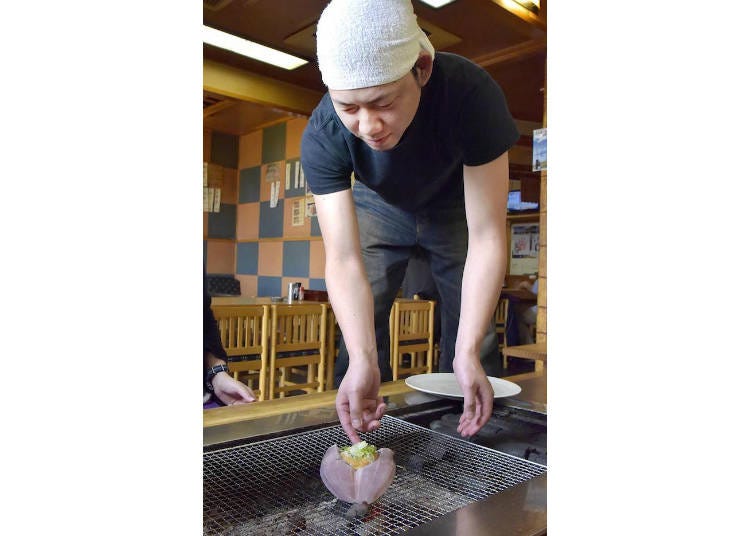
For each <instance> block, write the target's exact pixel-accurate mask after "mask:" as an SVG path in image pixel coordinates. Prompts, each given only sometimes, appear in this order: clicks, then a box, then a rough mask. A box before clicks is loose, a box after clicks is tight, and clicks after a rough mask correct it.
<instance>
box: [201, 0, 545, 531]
mask: <svg viewBox="0 0 750 536" xmlns="http://www.w3.org/2000/svg"><path fill="white" fill-rule="evenodd" d="M327 3H328V2H327V0H304V1H300V0H255V1H243V0H213V1H212V0H204V2H203V23H204V46H203V164H204V169H203V195H204V197H203V200H204V202H203V261H204V266H203V269H204V273H205V280H206V286H207V289H208V292H209V294H210V295H211V300H212V301H211V307H212V311H213V314H214V316H215V317H216V321H217V325H218V328H219V333H220V337H221V341H222V345H223V346H224V348H225V350H226V352H227V355H228V365H229V369H230V373H231V374H232V375H233V377H234V378H235V379H237V380H238V381H241V382H243V383H246V384H247V385H249V386H250V387H251V388H252V389H253V391H254V393H255V395H256V397H257V398H258V401H257V402H255V403H252V404H246V405H242V406H231V407H218V408H213V409H206V410H204V418H203V423H204V451H205V452H206V455H207V456H209V457H210V455H212V454H213V453H214V451H216V452H219V451H221V449H222V448H226V446H227V445H239V444H242V445H247V444H248V442H249V444H250V445H251V446H252V445H256V446H257V445H259V444H260V443H262V442H263V441H265V440H268V438H274V437H280V436H281V435H282V433H287V434H288V433H290V432H295V433H298V432H300V431H301V430H306V429H309V427H310V426H311V421H309V420H310V419H312V421H315V426H317V427H320V426H322V425H323V424H335V423H336V422H337V421H336V415H335V412H334V410H333V401H334V399H335V393H336V389H335V386H334V382H333V367H334V363H335V362H336V357H337V350H338V343H339V341H340V338H341V335H340V331H339V330H338V326H337V323H336V318H335V315H334V314H333V311H332V309H331V307H330V303H329V302H328V296H327V291H326V282H325V250H324V245H323V240H322V237H321V231H320V227H319V225H318V221H317V217H316V214H315V206H314V202H313V199H312V194H311V193H310V192H309V189H308V188H307V186H306V182H305V178H304V170H303V169H302V167H301V165H300V143H301V137H302V133H303V131H304V129H305V126H306V125H307V121H308V118H309V116H310V114H311V112H312V110H313V109H314V108H315V106H316V105H317V103H318V101H319V100H320V98H321V97H322V96H323V95H324V93H325V91H326V88H325V86H324V85H323V83H322V81H321V78H320V72H319V71H318V67H317V64H316V59H315V58H316V56H315V26H316V22H317V20H318V17H319V16H320V13H321V11H322V10H323V8H324V7H325V6H326V4H327ZM412 3H413V6H414V10H415V13H416V15H417V20H418V23H419V25H420V27H421V28H422V29H423V30H424V31H425V33H426V34H427V35H428V37H429V39H430V40H431V42H432V43H433V46H434V47H435V49H436V50H437V51H445V52H452V53H456V54H459V55H462V56H465V57H467V58H469V59H471V60H472V61H474V62H475V63H477V64H478V65H480V66H482V67H483V68H484V69H486V70H487V71H488V72H489V73H490V75H491V76H492V78H493V79H494V80H495V81H496V82H497V83H498V84H499V85H500V87H501V88H502V90H503V92H504V93H505V96H506V99H507V103H508V106H509V109H510V112H511V114H512V116H513V118H514V120H515V122H516V125H517V127H518V130H519V132H520V134H521V136H520V139H519V140H518V142H517V143H516V145H514V146H513V147H512V148H511V149H510V151H509V167H510V184H509V190H510V194H509V203H508V213H507V217H506V234H507V244H508V254H507V261H508V262H507V266H506V278H505V284H504V287H503V290H502V293H501V295H500V297H499V300H498V305H497V310H496V314H495V323H496V332H497V342H498V349H499V354H500V355H501V358H502V373H501V374H500V376H501V377H502V378H503V379H504V380H507V381H508V382H512V385H519V386H521V387H522V393H523V395H519V396H520V398H517V399H516V398H509V399H497V398H496V404H495V408H494V413H493V419H494V418H495V417H497V419H494V420H492V421H491V422H490V424H488V425H487V426H486V427H485V428H489V429H492V430H494V432H493V434H495V435H493V436H492V438H490V437H489V436H487V437H485V438H484V439H481V438H480V439H478V440H477V439H474V440H473V441H474V442H475V443H479V444H480V445H484V446H489V447H490V448H492V449H496V450H498V451H503V449H505V450H504V452H506V453H509V454H510V455H512V456H515V457H518V458H520V459H522V460H525V461H529V463H532V464H533V465H534V466H535V467H537V466H538V467H542V468H544V469H546V337H547V322H546V320H547V294H546V292H547V260H546V259H547V221H546V216H547V196H546V190H547V182H546V181H547V172H546V161H545V162H544V163H543V166H541V167H540V166H539V165H538V164H537V165H535V164H534V162H533V156H532V155H533V152H534V134H535V131H537V132H539V131H542V130H543V129H545V130H544V131H545V140H546V60H547V48H546V31H547V25H546V2H544V1H542V2H523V1H513V0H458V1H454V2H448V3H446V2H442V4H444V5H442V6H439V7H433V6H431V5H428V3H427V2H422V1H421V0H414V1H413V2H412ZM438 4H440V2H438ZM206 27H208V30H206ZM214 30H220V31H221V32H226V33H229V34H231V35H233V36H236V37H241V38H243V39H247V40H250V41H252V42H254V43H257V44H261V45H263V46H265V47H270V48H273V49H276V50H278V51H282V52H284V53H286V54H289V55H291V56H293V57H294V58H296V59H297V60H298V66H295V67H292V68H283V67H278V66H275V65H271V64H269V63H266V61H265V60H263V61H261V60H258V59H253V58H249V57H246V56H243V55H240V54H238V53H236V52H234V51H230V50H227V49H225V48H222V47H221V46H218V45H215V44H208V42H207V41H209V38H208V37H206V35H207V34H206V33H205V32H206V31H209V32H211V31H214ZM299 63H301V65H299ZM545 143H546V141H545ZM545 150H546V148H545ZM532 285H534V286H533V289H534V290H535V292H531V291H530V290H529V288H530V287H531V286H532ZM436 307H439V303H438V301H437V300H436V299H434V298H433V297H431V296H427V297H425V296H421V295H416V294H415V295H406V294H404V293H400V296H399V298H398V299H397V301H396V302H395V303H394V306H393V308H392V310H391V319H390V333H391V365H392V368H393V370H394V374H393V378H382V379H381V381H382V389H381V394H383V395H384V396H386V397H387V399H388V400H389V410H388V412H387V413H389V414H393V415H398V414H409V412H406V413H403V412H405V411H406V410H405V409H404V408H409V410H412V409H414V404H413V403H412V402H413V399H414V397H415V396H417V395H423V396H427V397H428V398H429V396H430V395H429V393H423V392H420V391H419V390H415V389H414V388H412V387H411V386H409V385H407V382H408V381H409V380H408V379H409V377H416V376H417V375H423V374H432V373H437V372H438V367H437V363H438V357H439V356H438V354H439V340H438V339H437V337H436V334H435V326H436V323H437V322H436V320H437V315H436ZM528 310H531V311H532V314H533V320H532V321H531V323H530V324H529V325H528V326H527V327H528V328H529V334H528V335H526V336H525V337H521V336H520V334H519V331H518V323H519V322H520V321H521V318H522V316H523V314H522V313H523V312H528ZM300 326H302V327H303V328H304V329H300ZM498 400H500V401H506V400H511V403H508V404H503V403H500V402H499V401H498ZM513 401H515V402H517V404H516V405H514V403H513ZM445 402H446V400H445V399H442V403H445ZM422 403H427V402H424V401H420V402H419V404H417V407H419V408H423V406H421V405H420V404H422ZM440 403H441V402H440V401H437V400H429V401H428V405H429V404H433V405H435V404H438V405H439V404H440ZM451 404H454V405H453V406H451V407H450V408H448V407H447V406H446V407H441V408H439V409H435V408H434V407H431V408H430V409H429V411H431V412H432V413H430V414H429V416H428V417H417V416H414V417H413V418H412V419H411V420H410V421H409V422H410V423H416V424H419V425H421V426H426V427H428V428H430V427H431V428H432V429H433V430H438V431H441V432H445V433H446V434H448V435H450V430H448V429H449V428H451V423H453V421H452V420H451V419H454V418H456V419H457V417H455V415H456V412H455V410H456V406H455V401H451ZM452 410H453V411H452ZM424 411H427V410H424ZM521 413H523V415H520V414H521ZM323 414H325V415H324V417H321V415H323ZM311 415H313V417H311ZM519 415H520V416H519ZM530 415H531V416H530ZM306 419H307V420H306ZM420 419H421V420H420ZM438 421H440V423H442V424H440V423H438ZM300 422H303V423H304V426H302V425H300ZM389 422H390V421H389ZM436 423H437V424H436ZM493 423H494V424H493ZM521 424H523V426H521ZM440 426H443V428H444V429H443V428H440ZM529 426H531V427H532V428H533V430H530V429H529V428H528V427H529ZM493 427H494V428H493ZM524 427H526V428H524ZM453 428H455V426H453ZM521 428H523V430H522V431H519V430H521ZM510 429H512V430H514V432H513V433H514V434H516V435H514V439H513V441H510V440H508V437H504V438H503V439H502V441H501V440H500V439H499V438H500V435H498V434H499V432H498V430H506V431H507V430H510ZM270 430H272V431H270ZM311 433H312V432H311ZM487 434H489V432H485V435H487ZM479 435H480V436H481V434H479ZM531 437H533V438H534V439H533V440H532V439H529V438H531ZM540 437H541V438H542V439H540ZM454 439H456V440H457V441H458V440H459V438H458V437H454ZM339 440H340V439H339ZM382 441H386V439H382V440H381V442H382ZM500 443H502V444H503V445H504V446H503V447H498V446H497V445H500ZM511 443H512V445H514V446H509V445H511ZM243 448H244V447H243ZM514 449H515V450H514ZM217 456H218V455H217ZM211 463H213V462H212V459H204V487H205V486H206V485H209V484H207V483H206V482H207V481H208V480H210V478H209V476H210V475H209V476H207V473H206V471H207V469H206V467H207V466H211ZM217 463H218V462H217ZM222 463H225V460H223V459H222ZM397 463H398V462H397ZM538 467H537V468H538ZM542 472H543V471H542ZM397 478H398V472H397ZM528 478H529V479H528V480H527V481H523V482H522V484H519V486H521V487H524V493H525V494H526V496H527V499H528V500H527V505H526V506H527V507H526V509H521V510H522V512H524V513H523V515H522V516H521V518H522V519H520V520H519V521H518V525H517V527H516V528H518V527H522V528H524V527H525V528H526V529H528V527H529V526H533V527H535V528H534V529H533V530H532V529H529V530H532V532H529V533H543V532H539V527H542V529H544V527H546V501H545V499H544V497H543V496H544V495H545V489H546V487H545V486H546V480H544V475H543V474H542V475H537V474H534V475H531V474H530V475H529V477H528ZM513 489H515V488H513ZM220 491H221V493H226V494H228V495H232V494H233V493H236V490H231V489H224V488H222V490H220ZM516 491H517V490H516ZM315 493H317V492H313V491H311V492H310V494H311V495H315ZM511 494H512V490H511V491H504V492H502V493H496V494H492V495H491V496H490V497H489V498H488V497H483V500H485V501H487V500H490V499H492V500H496V501H500V502H498V504H500V503H501V502H503V501H512V500H515V499H514V498H513V497H510V495H511ZM386 496H387V495H386ZM540 497H541V498H540ZM477 500H478V499H477ZM498 507H502V506H498ZM217 508H219V507H218V506H216V505H206V504H205V503H204V533H206V534H218V533H224V532H222V531H223V530H226V527H227V523H228V522H227V521H226V519H223V518H222V515H224V516H228V515H229V514H228V513H227V512H224V513H223V514H221V513H219V512H218V511H217V510H216V509H217ZM464 508H465V505H464V504H463V503H462V505H458V506H456V507H454V508H452V509H451V508H448V509H446V510H445V511H444V514H443V515H442V516H437V517H438V519H437V521H440V519H444V518H445V517H446V516H451V515H455V512H460V511H463V509H464ZM219 509H220V508H219ZM231 516H234V517H233V520H232V523H231V524H233V525H234V526H236V525H237V524H238V523H239V521H238V519H239V518H242V520H244V521H247V519H249V518H250V517H253V516H256V514H252V513H249V512H245V513H244V514H240V513H238V511H236V510H235V511H233V512H232V514H231ZM243 516H244V517H243ZM256 517H257V516H256ZM266 517H267V516H266ZM253 518H254V519H255V517H253ZM273 519H274V520H275V521H276V522H278V519H277V518H273ZM295 519H296V518H292V520H291V521H290V518H289V516H288V515H287V516H286V517H284V520H283V523H286V524H290V523H291V525H290V526H293V525H294V524H295V523H297V524H299V520H298V519H296V520H295ZM306 519H307V528H308V529H309V530H312V529H311V527H312V522H311V521H310V519H311V518H310V517H309V516H308V517H307V518H306ZM244 521H243V522H244ZM423 522H424V521H422V522H419V523H411V522H410V523H409V524H408V526H409V527H411V528H412V529H413V530H418V529H419V527H421V526H424V525H423ZM433 522H435V520H433ZM302 523H303V525H304V521H303V522H302ZM298 528H299V527H298ZM318 528H320V527H318ZM524 530H525V529H524ZM534 531H536V532H534ZM295 533H296V532H295ZM299 533H305V532H303V531H302V532H299ZM310 533H314V532H310ZM372 533H373V534H375V533H377V534H388V533H390V532H388V531H383V532H377V531H376V532H372ZM410 533H411V532H410ZM415 533H416V532H415ZM518 533H525V532H523V530H522V531H521V532H518Z"/></svg>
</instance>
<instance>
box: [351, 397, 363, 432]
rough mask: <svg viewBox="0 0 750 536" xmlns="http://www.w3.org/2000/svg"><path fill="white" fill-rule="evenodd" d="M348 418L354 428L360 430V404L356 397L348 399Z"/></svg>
mask: <svg viewBox="0 0 750 536" xmlns="http://www.w3.org/2000/svg"><path fill="white" fill-rule="evenodd" d="M349 418H350V419H351V423H352V426H353V427H354V428H356V429H357V430H361V429H362V402H361V401H360V400H359V399H358V398H356V397H352V398H350V399H349Z"/></svg>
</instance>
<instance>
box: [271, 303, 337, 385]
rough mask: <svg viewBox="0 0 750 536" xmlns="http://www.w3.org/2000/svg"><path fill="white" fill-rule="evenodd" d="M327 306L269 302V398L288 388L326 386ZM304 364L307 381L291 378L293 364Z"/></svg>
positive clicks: (298, 365)
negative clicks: (272, 303) (292, 379)
mask: <svg viewBox="0 0 750 536" xmlns="http://www.w3.org/2000/svg"><path fill="white" fill-rule="evenodd" d="M327 309H328V306H327V305H326V304H324V303H321V304H294V305H281V304H279V305H276V304H274V305H271V350H270V356H271V357H270V375H269V378H270V381H269V389H268V398H269V399H271V398H274V396H276V394H278V395H279V397H280V398H284V397H285V396H286V393H287V392H288V391H294V390H303V391H305V392H307V393H311V392H313V391H317V392H322V391H323V390H324V388H325V360H326V355H327V350H328V348H327V340H326V339H327V336H328V312H327ZM302 366H306V367H307V381H306V382H304V383H299V382H292V381H291V379H290V372H291V368H292V367H302Z"/></svg>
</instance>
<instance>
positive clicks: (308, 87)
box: [203, 0, 547, 135]
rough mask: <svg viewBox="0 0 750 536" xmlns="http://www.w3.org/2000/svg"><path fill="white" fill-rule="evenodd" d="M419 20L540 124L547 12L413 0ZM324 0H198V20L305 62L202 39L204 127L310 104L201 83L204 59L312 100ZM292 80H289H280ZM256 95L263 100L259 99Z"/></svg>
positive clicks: (241, 123) (240, 126)
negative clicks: (260, 56) (264, 58)
mask: <svg viewBox="0 0 750 536" xmlns="http://www.w3.org/2000/svg"><path fill="white" fill-rule="evenodd" d="M412 3H413V5H414V10H415V12H416V14H417V19H418V21H419V24H420V26H421V27H422V28H423V29H424V30H425V31H426V32H427V33H428V35H429V37H430V40H431V41H432V43H433V45H434V46H435V48H436V49H437V50H442V51H446V52H453V53H456V54H460V55H462V56H465V57H467V58H469V59H471V60H473V61H475V62H476V63H478V64H479V65H481V66H483V67H484V68H485V69H486V70H487V71H488V72H489V73H490V75H491V76H492V77H493V78H494V79H495V80H496V81H497V82H498V84H500V87H502V88H503V91H504V92H505V96H506V99H507V101H508V106H509V108H510V111H511V114H512V115H513V117H514V118H515V119H517V120H520V121H522V122H529V123H533V124H541V123H542V120H543V114H544V85H545V63H546V56H547V50H546V20H545V17H544V14H545V12H546V7H545V2H544V1H542V6H541V12H540V13H539V14H533V13H531V12H529V11H527V10H525V9H523V8H521V7H520V6H518V5H517V4H515V3H514V2H513V1H512V0H456V1H455V2H453V3H452V4H448V5H447V6H444V7H442V8H440V9H434V8H431V7H429V6H428V5H426V4H423V3H422V2H420V1H419V0H412ZM327 4H328V0H204V2H203V22H204V24H206V25H207V26H211V27H214V28H217V29H219V30H223V31H226V32H229V33H232V34H235V35H238V36H241V37H245V38H247V39H250V40H253V41H256V42H258V43H261V44H264V45H267V46H270V47H273V48H276V49H279V50H282V51H284V52H288V53H290V54H293V55H295V56H299V57H302V58H305V59H307V60H308V61H309V63H307V64H306V65H303V66H302V67H299V68H297V69H294V70H292V71H287V70H285V69H281V68H278V67H274V66H271V65H267V64H265V63H262V62H259V61H255V60H252V59H249V58H245V57H242V56H239V55H237V54H234V53H231V52H228V51H224V50H221V49H219V48H215V47H213V46H210V45H205V44H204V45H203V58H204V99H203V110H204V126H205V127H206V128H211V129H215V130H219V131H222V132H227V133H230V134H237V135H242V134H246V133H248V132H250V131H252V130H256V129H257V128H262V127H264V126H268V125H270V124H273V123H274V122H278V121H281V120H285V119H287V118H288V117H289V116H290V115H294V116H296V115H305V113H309V112H310V111H311V109H312V108H310V109H309V110H308V109H303V108H308V107H309V106H307V105H306V106H290V105H285V104H284V103H283V102H281V103H279V104H278V105H269V104H268V103H267V102H264V103H257V102H256V103H253V102H250V101H252V100H254V99H253V98H252V96H248V95H244V96H243V95H238V94H237V93H236V92H233V91H230V90H228V89H227V90H225V89H224V88H222V87H218V88H217V87H211V88H210V89H207V88H206V87H205V80H206V78H205V77H206V74H205V73H206V70H205V69H206V64H210V65H213V64H219V65H221V66H226V67H229V68H232V69H231V72H232V73H235V74H237V73H239V76H242V73H245V74H247V75H248V76H255V77H257V76H258V75H260V77H261V78H262V79H264V80H265V79H272V80H274V81H276V82H281V83H284V84H282V85H283V87H284V88H287V87H292V88H296V89H298V90H299V91H304V92H305V95H306V96H308V97H310V98H311V99H313V101H315V102H316V101H317V99H318V98H319V96H322V94H323V93H325V91H326V88H325V86H324V85H323V83H322V81H321V78H320V72H319V71H318V68H317V64H316V62H315V41H314V39H315V38H314V30H315V24H316V22H317V20H318V17H319V16H320V13H321V11H322V10H323V8H324V7H325V6H326V5H327ZM287 84H291V86H287ZM261 100H262V99H261Z"/></svg>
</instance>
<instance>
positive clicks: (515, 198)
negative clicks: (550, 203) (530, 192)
mask: <svg viewBox="0 0 750 536" xmlns="http://www.w3.org/2000/svg"><path fill="white" fill-rule="evenodd" d="M524 210H539V203H530V202H528V201H521V190H511V191H510V192H508V212H521V211H524Z"/></svg>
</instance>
